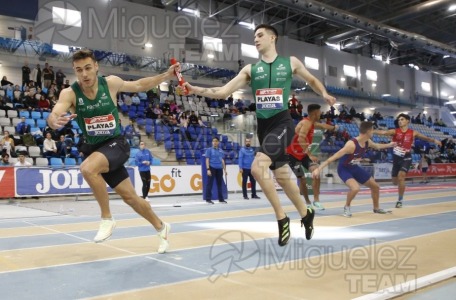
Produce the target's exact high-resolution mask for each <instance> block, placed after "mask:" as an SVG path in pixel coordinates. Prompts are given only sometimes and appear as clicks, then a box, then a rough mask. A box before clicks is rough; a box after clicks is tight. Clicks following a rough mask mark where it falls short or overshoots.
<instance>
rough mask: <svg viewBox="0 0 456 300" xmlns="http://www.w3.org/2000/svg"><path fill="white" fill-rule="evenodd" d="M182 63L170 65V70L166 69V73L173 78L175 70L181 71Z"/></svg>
mask: <svg viewBox="0 0 456 300" xmlns="http://www.w3.org/2000/svg"><path fill="white" fill-rule="evenodd" d="M180 70H181V68H180V63H179V62H176V63H175V64H174V65H171V66H169V68H168V71H166V74H167V76H168V77H169V78H173V77H174V76H175V73H174V72H180Z"/></svg>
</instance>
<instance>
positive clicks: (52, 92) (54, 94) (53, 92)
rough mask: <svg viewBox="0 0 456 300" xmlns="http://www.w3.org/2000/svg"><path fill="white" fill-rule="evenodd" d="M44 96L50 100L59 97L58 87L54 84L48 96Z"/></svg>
mask: <svg viewBox="0 0 456 300" xmlns="http://www.w3.org/2000/svg"><path fill="white" fill-rule="evenodd" d="M43 94H44V93H43ZM44 95H45V96H47V98H48V99H49V98H51V97H53V96H56V95H57V86H56V85H55V84H54V83H52V84H51V86H50V87H49V89H48V92H47V95H46V94H44Z"/></svg>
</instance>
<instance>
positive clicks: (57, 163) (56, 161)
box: [50, 157, 63, 168]
mask: <svg viewBox="0 0 456 300" xmlns="http://www.w3.org/2000/svg"><path fill="white" fill-rule="evenodd" d="M50 166H51V167H53V168H59V167H63V161H62V159H61V158H60V157H51V159H50Z"/></svg>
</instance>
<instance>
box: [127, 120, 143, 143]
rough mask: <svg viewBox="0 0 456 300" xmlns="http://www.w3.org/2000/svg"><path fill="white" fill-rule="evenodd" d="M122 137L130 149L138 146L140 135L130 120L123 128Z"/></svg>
mask: <svg viewBox="0 0 456 300" xmlns="http://www.w3.org/2000/svg"><path fill="white" fill-rule="evenodd" d="M124 135H125V138H126V139H127V140H128V142H129V143H130V145H131V146H132V147H138V146H139V142H140V140H141V139H140V137H141V135H140V133H139V131H138V130H136V128H135V125H134V123H133V121H132V120H130V124H128V125H127V126H125V130H124Z"/></svg>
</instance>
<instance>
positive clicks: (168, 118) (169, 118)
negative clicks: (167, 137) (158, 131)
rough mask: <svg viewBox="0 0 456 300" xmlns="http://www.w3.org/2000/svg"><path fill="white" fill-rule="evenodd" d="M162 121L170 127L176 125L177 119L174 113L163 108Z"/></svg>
mask: <svg viewBox="0 0 456 300" xmlns="http://www.w3.org/2000/svg"><path fill="white" fill-rule="evenodd" d="M162 122H163V124H164V125H166V126H169V127H171V128H172V127H175V126H177V120H176V118H175V117H174V115H172V114H170V113H169V110H165V112H164V113H163V117H162Z"/></svg>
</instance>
